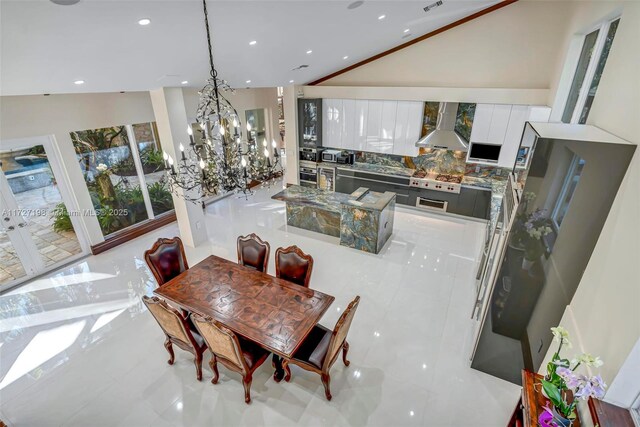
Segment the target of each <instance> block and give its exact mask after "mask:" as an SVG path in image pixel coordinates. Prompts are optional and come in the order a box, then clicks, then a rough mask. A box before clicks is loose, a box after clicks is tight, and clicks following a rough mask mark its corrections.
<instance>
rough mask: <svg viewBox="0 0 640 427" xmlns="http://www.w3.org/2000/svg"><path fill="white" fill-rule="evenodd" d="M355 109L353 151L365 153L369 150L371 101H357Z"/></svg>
mask: <svg viewBox="0 0 640 427" xmlns="http://www.w3.org/2000/svg"><path fill="white" fill-rule="evenodd" d="M354 108H355V109H354V128H353V147H352V148H351V149H352V150H357V151H365V150H366V149H367V119H368V114H369V101H367V100H366V99H365V100H362V99H357V100H356V102H355V107H354ZM345 148H347V147H345Z"/></svg>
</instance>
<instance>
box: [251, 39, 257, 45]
mask: <svg viewBox="0 0 640 427" xmlns="http://www.w3.org/2000/svg"><path fill="white" fill-rule="evenodd" d="M256 43H258V42H257V41H255V40H251V41H250V42H249V46H254V45H255V44H256Z"/></svg>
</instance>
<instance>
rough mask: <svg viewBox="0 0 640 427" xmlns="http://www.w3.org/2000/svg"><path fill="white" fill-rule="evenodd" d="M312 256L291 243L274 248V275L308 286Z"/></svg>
mask: <svg viewBox="0 0 640 427" xmlns="http://www.w3.org/2000/svg"><path fill="white" fill-rule="evenodd" d="M311 270H313V257H312V256H311V255H307V254H305V253H304V252H302V251H301V250H300V248H299V247H297V246H295V245H293V246H289V247H288V248H278V249H276V277H278V278H280V279H284V280H288V281H289V282H293V283H296V284H298V285H301V286H304V287H306V288H308V287H309V280H310V279H311Z"/></svg>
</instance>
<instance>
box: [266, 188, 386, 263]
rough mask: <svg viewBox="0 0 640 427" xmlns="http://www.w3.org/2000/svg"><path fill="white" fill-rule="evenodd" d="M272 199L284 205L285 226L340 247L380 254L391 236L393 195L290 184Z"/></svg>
mask: <svg viewBox="0 0 640 427" xmlns="http://www.w3.org/2000/svg"><path fill="white" fill-rule="evenodd" d="M272 199H275V200H281V201H283V202H285V203H286V209H287V224H288V225H291V226H293V227H299V228H303V229H305V230H311V231H315V232H318V233H323V234H327V235H329V236H334V237H339V238H340V244H341V245H343V246H348V247H350V248H354V249H358V250H361V251H365V252H371V253H376V254H377V253H379V252H380V250H382V247H383V246H384V244H385V243H386V242H387V240H388V239H389V237H391V234H392V233H393V217H394V211H395V202H396V195H395V193H392V192H390V191H387V192H384V193H379V192H375V191H370V190H369V189H368V188H366V187H360V188H358V189H357V190H355V191H354V192H353V193H351V194H344V193H336V192H332V191H322V190H318V189H316V188H309V187H301V186H298V185H293V186H291V187H288V188H287V189H285V190H283V191H281V192H280V193H278V194H276V195H274V196H273V197H272Z"/></svg>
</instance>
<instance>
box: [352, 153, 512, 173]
mask: <svg viewBox="0 0 640 427" xmlns="http://www.w3.org/2000/svg"><path fill="white" fill-rule="evenodd" d="M354 153H355V160H356V162H357V163H369V164H374V165H383V166H390V167H396V168H408V169H423V170H425V171H426V172H427V173H448V174H454V175H456V174H459V175H462V174H464V175H466V176H472V177H478V178H493V177H496V176H497V177H500V176H504V177H506V176H507V175H508V174H509V170H508V169H506V168H500V167H497V166H487V165H480V164H476V163H466V158H467V153H466V152H464V151H453V150H439V149H434V148H420V155H418V156H416V157H410V156H397V155H394V154H381V153H371V152H368V151H355V152H354Z"/></svg>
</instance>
